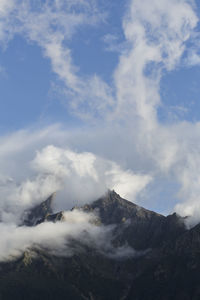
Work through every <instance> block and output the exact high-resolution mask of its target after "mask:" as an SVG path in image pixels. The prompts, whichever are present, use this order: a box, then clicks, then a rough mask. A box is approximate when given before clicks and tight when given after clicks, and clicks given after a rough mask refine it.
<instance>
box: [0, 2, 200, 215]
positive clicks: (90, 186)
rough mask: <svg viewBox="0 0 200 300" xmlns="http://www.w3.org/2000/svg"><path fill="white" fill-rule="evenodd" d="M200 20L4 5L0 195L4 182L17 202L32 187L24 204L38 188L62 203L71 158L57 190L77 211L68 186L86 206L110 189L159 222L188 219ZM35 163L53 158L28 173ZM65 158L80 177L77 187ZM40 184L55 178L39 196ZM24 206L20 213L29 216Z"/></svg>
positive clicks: (85, 5) (198, 137)
mask: <svg viewBox="0 0 200 300" xmlns="http://www.w3.org/2000/svg"><path fill="white" fill-rule="evenodd" d="M199 9H200V8H199V4H198V3H197V2H195V1H193V0H182V1H179V0H159V1H158V0H153V1H151V3H150V1H149V0H144V1H143V2H142V3H141V1H139V0H129V1H121V0H118V1H109V0H108V1H104V0H99V1H98V0H89V1H85V0H76V1H71V0H54V1H53V0H52V1H47V0H46V1H40V0H38V1H37V2H35V1H32V0H29V1H23V0H17V1H12V0H3V1H2V2H1V4H0V45H1V48H0V89H1V98H0V134H1V136H0V141H1V145H2V150H1V151H0V162H1V164H2V167H1V170H0V182H1V180H2V182H3V183H4V184H3V183H2V186H4V188H5V186H6V185H7V182H8V181H9V180H8V181H7V179H8V178H10V180H11V181H12V182H15V188H13V189H14V191H15V192H16V190H15V189H16V186H17V187H18V188H19V186H20V187H21V190H20V191H21V193H22V191H24V189H27V184H28V183H27V182H29V185H28V187H29V192H28V191H27V190H26V192H23V193H24V194H26V195H27V194H28V193H29V194H31V191H33V190H34V188H33V187H35V190H37V191H39V192H38V194H39V195H40V196H38V198H41V197H45V195H48V193H49V192H50V191H52V192H53V191H54V190H53V189H56V190H57V189H58V190H60V189H61V191H62V190H64V191H65V189H66V186H65V184H64V187H63V186H62V184H61V183H60V180H61V179H60V178H59V180H58V178H57V176H58V173H57V171H56V170H57V168H58V169H59V168H60V165H62V166H63V165H65V164H66V161H65V160H66V157H68V160H69V161H70V162H71V163H72V162H73V165H74V166H75V167H74V169H73V170H71V169H70V170H71V171H69V170H68V171H67V167H66V170H65V172H64V171H63V172H64V173H63V174H65V175H63V178H65V177H66V174H68V173H67V172H69V173H70V172H72V173H73V175H74V179H73V180H74V181H73V183H72V182H71V181H70V180H71V179H70V180H69V178H68V177H67V179H66V178H65V181H68V184H67V187H68V188H69V186H70V188H71V191H70V195H71V196H70V197H71V199H72V198H73V197H74V198H76V199H77V200H76V201H79V200H80V199H78V196H77V194H76V187H75V184H74V182H75V181H78V182H79V181H80V183H79V184H80V185H83V190H84V191H85V192H84V193H82V194H84V197H83V199H84V200H86V199H90V198H91V199H92V198H93V197H95V196H94V192H96V191H97V185H98V186H99V188H98V193H99V195H100V194H101V193H102V192H103V191H104V190H105V189H106V188H115V189H116V190H117V191H118V192H119V193H120V194H122V196H124V197H127V198H128V199H129V200H131V201H134V202H137V203H139V204H141V205H144V206H146V207H148V208H150V209H154V210H158V211H160V212H162V213H169V212H171V211H173V210H176V211H177V212H178V213H180V214H183V215H185V214H191V215H193V214H195V212H196V211H197V208H199V207H200V199H199V194H200V188H199V186H200V184H199V183H200V175H199V173H198V170H197V169H198V166H200V158H199V157H200V155H199V154H200V153H199V152H200V130H199V129H200V128H199V127H200V125H199V124H200V123H199V122H200V101H199V100H200V99H199V95H200V84H199V80H200V43H199V31H200V24H199V15H200V14H199V12H200V11H199ZM50 146H51V147H53V148H48V147H50ZM49 149H51V151H50V150H49ZM63 149H65V150H63ZM66 149H68V150H66ZM69 149H70V150H69ZM62 151H72V152H66V153H65V154H64V152H62ZM86 151H87V153H86ZM36 153H37V154H36ZM38 153H40V155H41V157H43V155H47V157H49V160H48V163H47V165H45V167H44V165H43V162H42V161H41V160H40V163H38V161H37V167H35V165H34V163H33V161H34V162H35V160H37V159H38V155H39V154H38ZM69 153H74V154H69ZM77 153H78V154H79V155H80V156H78V158H77V156H76V155H78V154H77ZM88 153H90V155H91V156H89V158H88ZM61 157H65V158H63V159H64V161H65V162H62V160H61ZM72 157H73V159H75V158H76V159H77V160H78V161H79V164H80V165H81V166H82V167H81V169H80V170H81V171H80V174H82V173H83V174H85V175H84V176H82V175H80V176H79V177H80V178H77V174H76V172H75V171H76V170H77V161H76V162H74V161H73V159H72ZM91 157H93V158H94V160H93V159H92V158H91ZM76 159H75V160H76ZM44 160H45V161H46V156H45V157H44ZM55 160H56V161H57V164H56V165H55V170H54V172H53V171H52V168H51V162H52V161H54V162H55ZM86 161H88V164H86V163H85V162H86ZM83 162H84V163H83ZM68 163H69V162H68ZM71 163H70V164H71ZM38 164H39V165H40V166H39V167H38ZM90 164H91V165H90ZM93 164H94V165H93ZM33 165H34V167H33ZM21 166H23V168H24V171H23V172H21V173H20V174H18V173H19V172H18V168H20V167H21ZM88 166H90V168H89V167H88ZM108 166H109V167H108ZM79 167H80V166H79ZM88 168H89V169H88ZM83 169H84V170H85V171H83ZM47 170H48V171H47ZM86 170H87V171H86ZM88 170H90V171H91V170H93V175H92V179H91V172H90V171H88ZM51 172H53V173H51ZM5 173H6V174H5ZM46 174H48V176H49V174H51V176H54V179H55V180H54V184H51V187H48V188H47V183H46V181H44V182H43V185H42V184H41V183H40V184H39V186H40V188H39V187H38V182H39V178H40V177H41V176H42V178H44V177H45V176H47V175H46ZM52 174H53V175H52ZM86 174H87V176H89V177H87V176H86ZM88 174H90V175H88ZM48 176H47V177H45V178H46V180H47V182H48V180H49V177H48ZM85 177H86V178H85ZM1 178H2V179H1ZM70 178H71V177H70ZM42 180H43V179H42ZM61 181H62V182H64V179H62V180H61ZM9 182H10V181H9ZM58 182H59V184H58ZM95 182H96V183H95ZM30 185H31V186H32V188H31V189H30ZM60 186H61V187H60ZM22 187H23V188H22ZM25 187H26V188H25ZM73 187H74V189H73ZM9 189H10V188H9ZM11 190H12V189H11ZM5 193H6V197H8V198H9V199H11V198H12V197H11V196H10V195H7V192H5ZM23 193H22V194H23ZM24 194H23V195H24ZM61 194H62V196H61V198H62V199H63V198H64V192H63V193H62V192H61ZM20 195H21V194H19V199H23V196H22V195H21V196H20ZM20 197H21V198H20ZM31 199H32V196H30V195H29V202H28V200H26V201H27V202H26V201H25V202H26V203H29V205H30V203H32V200H31ZM34 199H35V198H34ZM19 201H20V200H19ZM70 201H71V200H70ZM70 201H69V202H70ZM80 201H81V200H80ZM22 202H23V201H22ZM61 202H62V201H61ZM23 203H24V202H23ZM70 203H71V202H70ZM27 205H28V204H27Z"/></svg>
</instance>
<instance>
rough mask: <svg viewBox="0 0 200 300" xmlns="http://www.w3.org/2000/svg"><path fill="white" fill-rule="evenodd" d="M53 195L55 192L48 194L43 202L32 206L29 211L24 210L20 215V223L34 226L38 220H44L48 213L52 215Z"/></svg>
mask: <svg viewBox="0 0 200 300" xmlns="http://www.w3.org/2000/svg"><path fill="white" fill-rule="evenodd" d="M54 197H55V193H54V194H52V195H50V196H49V197H48V198H47V199H46V200H45V201H44V202H42V203H41V204H39V205H37V206H34V207H33V208H32V209H30V210H29V211H25V213H24V215H23V216H22V225H26V226H34V225H36V224H38V222H42V221H44V220H45V219H46V218H48V216H49V215H52V213H53V210H52V202H53V199H54Z"/></svg>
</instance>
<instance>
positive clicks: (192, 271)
mask: <svg viewBox="0 0 200 300" xmlns="http://www.w3.org/2000/svg"><path fill="white" fill-rule="evenodd" d="M53 197H54V195H51V196H50V197H49V198H48V199H47V200H46V201H44V202H42V203H41V204H40V205H38V206H36V207H34V208H33V209H31V210H30V211H29V212H27V218H26V224H27V225H28V226H35V225H37V224H38V223H41V222H57V221H58V222H59V221H62V217H63V212H62V211H61V212H58V213H53V212H52V208H51V204H52V200H53ZM76 209H80V210H82V211H85V212H91V213H95V214H96V216H97V218H99V222H97V223H94V224H93V225H94V226H101V225H103V226H102V229H103V230H104V229H106V228H111V229H112V231H111V232H110V233H109V234H111V240H109V241H111V243H112V247H113V249H122V251H123V249H126V248H127V247H129V248H130V246H131V247H132V250H133V251H135V250H137V251H136V252H134V253H141V255H138V256H137V255H136V256H135V257H133V256H131V257H130V256H128V255H127V256H125V257H124V258H123V259H117V258H116V259H113V258H111V257H109V256H106V255H105V253H102V252H98V251H96V250H95V248H94V247H93V243H94V241H93V240H90V243H91V244H84V241H85V238H86V237H87V234H86V233H87V232H86V231H87V229H86V230H84V233H83V237H84V238H83V240H81V239H79V238H78V240H74V239H73V236H72V238H70V239H69V240H66V243H67V245H68V246H69V244H70V247H72V249H76V251H75V252H74V253H75V254H73V256H70V257H67V256H65V255H64V256H62V257H61V256H60V254H59V253H60V252H59V246H58V255H57V254H56V252H55V253H53V254H51V253H50V252H48V248H46V247H45V248H44V249H43V248H37V247H36V248H33V249H28V250H27V251H26V252H25V253H24V255H22V257H21V258H19V259H18V260H16V261H14V262H8V263H0V299H6V300H10V299H13V298H15V299H19V300H21V299H33V300H34V299H42V300H47V299H48V300H49V299H58V300H60V299H70V300H79V299H99V300H108V299H109V300H121V299H124V300H132V299H137V300H144V299H145V300H183V299H185V300H190V299H191V300H199V299H200V289H199V287H200V279H199V272H200V255H199V253H200V224H198V225H196V226H195V227H194V228H192V229H188V228H186V227H185V225H184V218H181V217H180V216H178V215H177V214H176V213H174V214H172V215H169V216H167V217H165V216H163V215H160V214H157V213H155V212H152V211H149V210H146V209H145V208H142V207H140V206H138V205H136V204H134V203H132V202H129V201H127V200H125V199H123V198H121V197H120V195H118V194H117V193H116V192H115V191H108V192H107V193H106V194H105V195H104V196H102V197H101V198H99V199H97V200H95V201H94V202H93V203H91V204H87V205H84V206H82V207H76ZM111 224H113V226H110V225H111ZM107 225H108V227H106V226H107ZM66 226H67V223H66ZM39 230H40V228H39ZM94 230H96V228H94ZM55 234H56V233H55ZM103 242H104V243H105V247H106V243H107V240H103ZM79 247H80V248H79ZM78 249H80V251H79V250H78ZM11 287H12V288H11Z"/></svg>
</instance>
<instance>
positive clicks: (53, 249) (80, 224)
mask: <svg viewBox="0 0 200 300" xmlns="http://www.w3.org/2000/svg"><path fill="white" fill-rule="evenodd" d="M96 220H97V216H96V215H94V214H91V213H85V212H83V211H80V210H73V211H67V212H64V219H63V220H62V221H59V222H56V223H53V222H44V223H41V224H39V225H37V226H34V227H26V226H17V225H14V224H5V223H1V224H0V235H1V248H0V261H9V260H13V259H16V258H17V257H19V256H20V255H22V254H23V253H24V251H26V250H31V249H32V250H33V251H34V249H43V250H45V251H48V252H49V253H50V254H54V255H57V256H63V257H67V256H72V255H74V254H77V253H80V252H82V251H84V247H85V246H89V247H90V248H92V249H93V250H94V251H98V252H99V253H101V254H103V255H106V256H109V257H112V258H115V259H117V258H124V257H133V256H138V253H139V252H137V251H135V250H134V249H132V248H131V247H128V246H123V247H118V248H114V247H113V246H112V231H113V228H114V226H103V225H101V226H100V225H95V222H96Z"/></svg>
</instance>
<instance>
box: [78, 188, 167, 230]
mask: <svg viewBox="0 0 200 300" xmlns="http://www.w3.org/2000/svg"><path fill="white" fill-rule="evenodd" d="M83 209H84V210H85V211H87V210H88V211H89V210H90V211H93V210H98V211H99V215H100V217H101V219H102V221H103V223H104V224H113V223H120V222H124V221H125V220H127V219H129V218H134V217H137V218H147V219H149V218H151V216H158V217H163V216H161V215H160V214H157V213H155V212H153V211H150V210H147V209H145V208H143V207H141V206H138V205H136V204H134V203H133V202H130V201H128V200H126V199H124V198H122V197H121V196H120V195H119V194H117V193H116V192H115V191H114V190H112V191H111V190H108V192H107V193H106V194H105V195H104V196H102V197H101V198H99V199H98V200H96V201H94V202H93V203H92V204H89V205H85V206H83Z"/></svg>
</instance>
